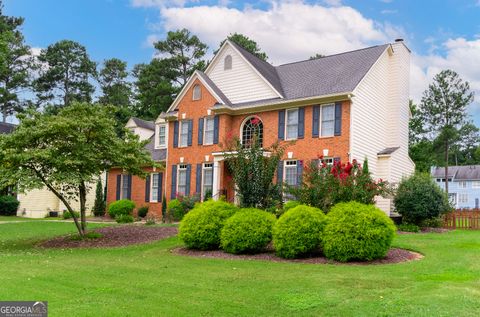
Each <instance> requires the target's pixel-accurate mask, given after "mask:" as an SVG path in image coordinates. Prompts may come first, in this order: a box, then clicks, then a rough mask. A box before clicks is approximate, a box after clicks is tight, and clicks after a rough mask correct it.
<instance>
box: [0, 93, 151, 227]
mask: <svg viewBox="0 0 480 317" xmlns="http://www.w3.org/2000/svg"><path fill="white" fill-rule="evenodd" d="M19 119H20V124H19V126H18V127H17V128H16V129H15V131H14V133H12V134H8V135H0V187H3V186H2V185H8V184H12V183H13V182H17V185H18V187H17V188H18V190H19V191H20V192H24V191H27V190H31V189H35V188H43V187H45V186H46V187H47V188H48V189H49V190H50V191H51V192H52V193H53V194H55V196H57V197H58V199H60V201H62V203H63V204H64V205H65V207H66V208H67V209H68V211H69V212H70V213H71V215H72V216H73V220H74V223H75V225H76V227H77V229H78V232H79V234H80V235H81V236H84V235H85V230H86V218H85V208H86V207H85V202H86V197H87V193H88V192H89V191H90V190H91V186H92V184H95V181H96V180H97V178H98V175H100V174H101V173H102V172H104V171H106V170H109V169H110V168H112V167H114V166H115V167H120V168H123V169H124V170H125V171H126V172H127V173H129V174H133V175H140V176H145V172H144V171H143V168H142V167H143V166H146V165H152V164H154V162H152V160H151V157H150V154H149V153H148V152H147V151H146V149H145V148H144V146H145V144H146V142H148V141H144V142H139V139H138V136H136V135H134V134H133V133H131V132H129V131H127V132H126V134H125V136H124V138H120V137H118V136H117V134H116V133H115V128H114V123H115V122H114V119H113V116H112V109H111V108H110V107H105V106H102V105H98V104H97V105H92V104H88V103H77V102H73V103H71V104H70V106H67V107H63V108H61V109H60V110H59V112H58V114H49V113H41V112H37V111H29V112H27V113H26V114H21V115H19ZM72 200H76V201H79V202H80V221H79V219H78V218H77V216H75V213H74V212H73V208H72V205H71V201H72Z"/></svg>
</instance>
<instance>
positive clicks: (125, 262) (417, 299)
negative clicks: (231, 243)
mask: <svg viewBox="0 0 480 317" xmlns="http://www.w3.org/2000/svg"><path fill="white" fill-rule="evenodd" d="M67 232H74V227H73V224H71V223H55V222H28V223H27V222H25V223H9V224H2V225H0V247H1V250H0V285H1V287H0V300H48V301H49V313H50V316H435V317H439V316H478V311H479V310H480V231H455V232H450V233H447V234H433V233H432V234H416V235H402V236H399V237H398V238H397V239H396V240H395V242H394V243H395V245H396V246H401V247H405V248H409V249H413V250H417V251H419V252H421V253H423V254H425V258H424V259H422V260H419V261H414V262H409V263H402V264H390V265H376V266H347V265H311V264H289V263H270V262H264V261H241V260H219V259H203V258H191V257H183V256H177V255H172V254H171V253H170V252H169V249H170V248H173V247H176V246H179V245H181V242H180V241H179V240H178V238H170V239H167V240H164V241H159V242H156V243H152V244H147V245H141V246H131V247H127V248H111V249H84V250H80V249H79V250H42V249H36V248H34V247H32V244H33V242H34V241H35V240H38V239H42V238H46V237H48V236H54V235H57V234H64V233H67Z"/></svg>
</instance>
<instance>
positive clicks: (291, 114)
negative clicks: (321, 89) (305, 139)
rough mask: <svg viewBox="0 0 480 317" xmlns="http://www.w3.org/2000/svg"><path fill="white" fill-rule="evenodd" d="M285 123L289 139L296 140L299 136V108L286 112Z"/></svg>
mask: <svg viewBox="0 0 480 317" xmlns="http://www.w3.org/2000/svg"><path fill="white" fill-rule="evenodd" d="M286 117H287V118H286V121H287V124H286V125H285V129H286V135H287V140H295V139H297V138H298V109H288V110H287V112H286Z"/></svg>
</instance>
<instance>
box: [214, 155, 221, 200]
mask: <svg viewBox="0 0 480 317" xmlns="http://www.w3.org/2000/svg"><path fill="white" fill-rule="evenodd" d="M220 172H221V171H220V161H219V160H218V158H215V159H214V161H213V184H212V198H213V199H214V200H218V199H219V198H220V175H221V173H220Z"/></svg>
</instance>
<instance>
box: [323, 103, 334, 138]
mask: <svg viewBox="0 0 480 317" xmlns="http://www.w3.org/2000/svg"><path fill="white" fill-rule="evenodd" d="M320 117H321V118H320V136H333V135H334V132H335V105H334V104H329V105H322V107H321V112H320Z"/></svg>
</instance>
